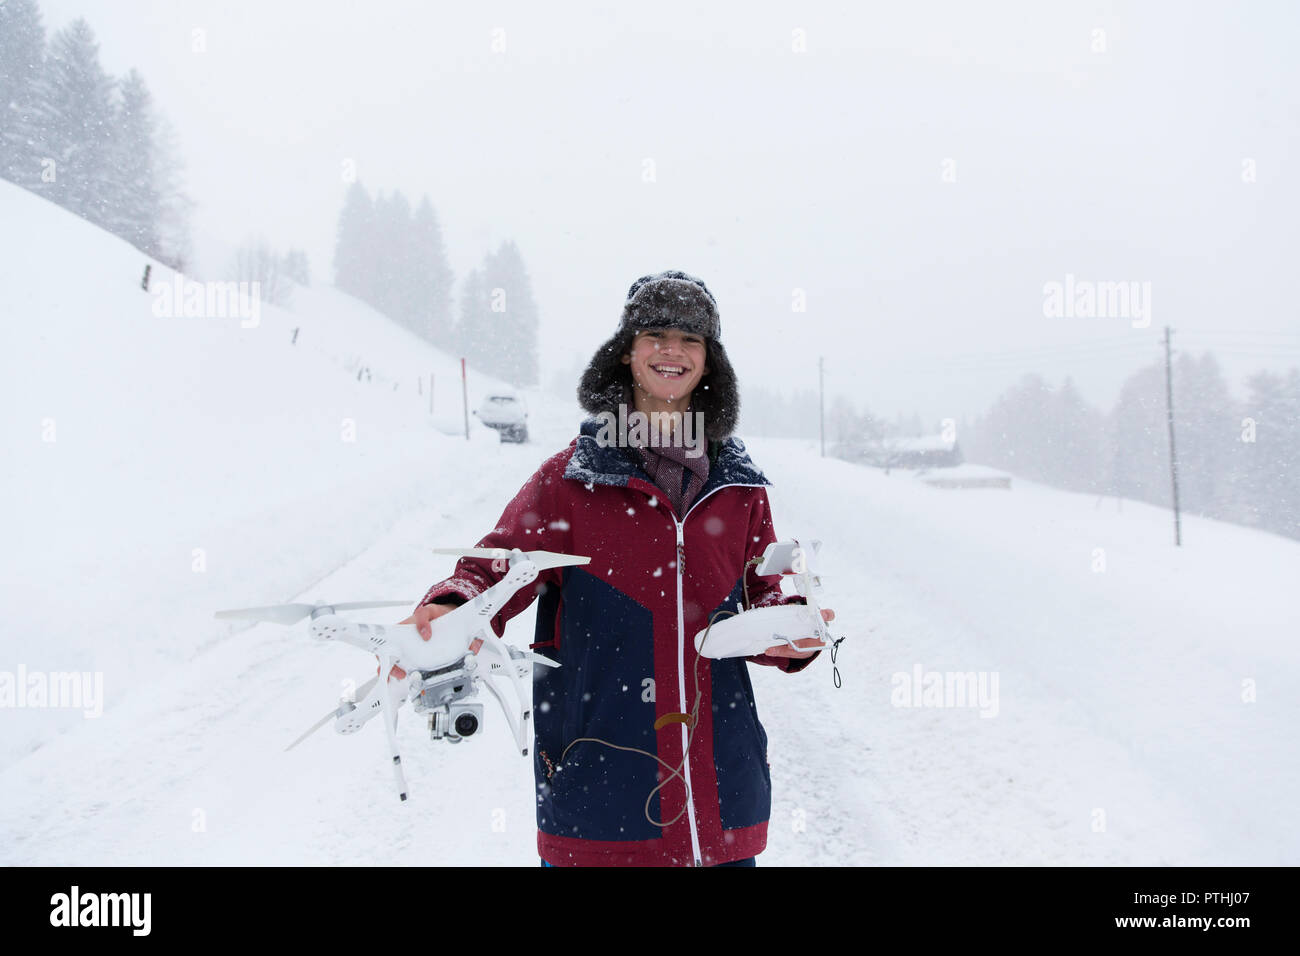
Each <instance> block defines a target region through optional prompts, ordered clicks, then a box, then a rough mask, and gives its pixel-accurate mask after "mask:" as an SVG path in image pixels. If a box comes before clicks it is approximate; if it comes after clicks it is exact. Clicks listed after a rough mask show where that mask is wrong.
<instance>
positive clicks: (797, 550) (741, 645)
mask: <svg viewBox="0 0 1300 956" xmlns="http://www.w3.org/2000/svg"><path fill="white" fill-rule="evenodd" d="M821 547H822V543H821V541H818V540H813V541H811V542H810V543H809V546H808V547H807V548H805V547H804V546H803V545H802V544H801V543H800V542H799V540H798V539H797V538H796V539H791V540H788V541H773V542H772V543H771V544H769V545H768V546H767V549H766V550H765V551H764V552H763V557H762V560H761V561H760V562H759V565H758V567H757V568H755V569H754V573H755V574H757V575H759V576H760V577H775V576H776V575H781V574H792V575H794V587H795V591H797V592H798V593H799V594H801V595H803V598H804V600H805V601H806V602H807V603H806V604H778V605H774V606H772V607H760V608H754V609H753V610H749V611H746V610H745V609H744V608H741V607H737V611H738V612H739V613H737V614H734V615H732V616H730V617H723V618H719V619H718V620H717V621H715V622H714V623H713V625H712V626H711V627H709V628H705V629H704V630H702V631H700V632H698V633H697V634H696V635H695V650H696V651H697V652H698V653H699V654H700V655H701V656H703V657H713V658H722V657H750V656H752V655H754V654H762V653H763V652H764V651H766V650H767V649H768V648H769V647H774V646H776V645H778V644H786V645H788V646H790V647H792V648H794V649H795V650H798V651H806V650H811V649H812V648H807V647H799V646H798V645H797V644H795V641H797V640H803V639H805V638H816V639H817V640H818V641H820V642H821V643H822V645H823V646H828V645H829V646H834V645H836V644H838V643H839V642H838V641H836V640H835V639H834V638H833V637H832V636H831V630H830V627H829V626H828V625H827V624H826V621H825V620H823V619H822V611H821V604H820V601H819V600H818V599H819V598H820V597H821V596H822V594H823V588H822V576H821V575H820V574H817V573H815V572H814V571H813V570H811V568H810V567H809V563H808V562H809V558H810V557H812V556H816V555H817V553H818V552H819V551H821ZM706 634H707V635H708V641H707V647H706V646H705V644H706V642H705V639H704V638H705V635H706ZM840 640H843V638H841V639H840Z"/></svg>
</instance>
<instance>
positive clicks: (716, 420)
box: [578, 270, 740, 440]
mask: <svg viewBox="0 0 1300 956" xmlns="http://www.w3.org/2000/svg"><path fill="white" fill-rule="evenodd" d="M642 329H680V330H682V331H683V332H694V333H695V334H696V335H699V336H702V337H703V338H704V340H705V355H706V358H705V363H706V364H707V365H708V367H709V371H708V372H707V373H705V375H704V376H703V377H702V378H701V379H700V381H699V384H697V385H696V386H695V391H694V392H692V393H691V404H690V407H691V410H692V411H696V412H703V413H704V433H705V436H706V437H707V438H709V439H710V440H713V439H717V440H721V439H723V438H726V437H727V436H728V435H730V434H731V433H732V432H733V431H735V429H736V421H737V419H738V418H739V415H740V396H739V393H738V391H737V388H736V373H735V372H734V371H733V370H732V368H731V362H730V360H729V359H728V358H727V350H726V349H724V348H723V347H722V341H721V339H720V338H719V336H720V335H721V334H722V320H721V318H720V317H719V316H718V303H717V300H715V299H714V298H713V293H712V292H710V291H709V287H708V286H706V285H705V284H704V282H703V280H701V279H697V278H695V276H692V275H687V274H686V273H685V272H678V271H676V270H673V271H669V272H660V273H659V274H658V275H650V276H642V277H641V278H639V279H637V280H636V281H635V282H633V283H632V287H631V288H630V289H628V291H627V301H626V302H624V303H623V315H622V317H621V319H620V320H619V324H618V331H617V332H615V333H614V335H613V336H612V337H611V338H610V339H609V340H608V341H606V342H605V344H604V345H602V346H601V347H600V348H598V349H597V350H596V354H595V355H594V356H592V359H591V362H589V363H588V365H587V370H586V371H585V372H583V373H582V381H581V382H579V384H578V403H579V404H580V405H581V406H582V407H583V408H584V409H585V410H586V411H588V412H590V413H591V414H593V415H597V414H600V413H601V412H609V413H611V414H613V415H617V414H618V406H619V405H620V404H622V405H625V406H626V407H627V409H628V410H629V411H630V410H631V409H632V408H633V407H634V402H633V399H632V370H631V369H630V368H629V367H628V366H627V365H625V364H623V361H622V359H623V356H624V355H626V354H627V353H628V352H630V351H631V348H632V340H633V339H634V338H635V337H636V333H637V332H639V331H641V330H642Z"/></svg>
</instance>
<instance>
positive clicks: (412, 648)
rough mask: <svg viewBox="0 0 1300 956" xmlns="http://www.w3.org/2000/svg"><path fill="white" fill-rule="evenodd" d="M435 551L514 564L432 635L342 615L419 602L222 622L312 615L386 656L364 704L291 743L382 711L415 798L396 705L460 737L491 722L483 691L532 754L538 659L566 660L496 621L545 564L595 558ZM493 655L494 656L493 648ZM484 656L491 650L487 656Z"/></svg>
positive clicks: (321, 635)
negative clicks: (399, 674) (397, 673)
mask: <svg viewBox="0 0 1300 956" xmlns="http://www.w3.org/2000/svg"><path fill="white" fill-rule="evenodd" d="M435 553H436V554H454V555H459V556H468V557H483V558H492V559H494V560H508V561H509V571H508V572H507V573H506V575H505V577H503V578H502V579H501V580H500V581H498V582H497V583H496V584H494V585H493V586H492V587H490V588H488V589H487V590H486V591H484V592H483V593H481V594H479V595H477V596H476V597H474V598H473V599H471V600H469V601H467V602H466V603H464V604H462V605H461V606H460V607H457V608H455V609H454V610H452V611H450V612H449V613H447V614H444V615H442V616H440V617H438V618H435V619H434V620H433V621H431V622H430V630H431V636H430V639H429V640H427V641H426V640H425V639H424V638H423V637H422V636H421V635H420V632H419V631H418V630H417V629H416V628H415V627H413V626H411V625H409V624H376V623H370V622H361V621H352V620H349V619H347V618H344V617H341V616H340V615H339V612H340V611H346V610H358V609H361V608H374V607H399V606H404V607H410V606H411V605H412V604H413V603H414V602H410V601H384V602H349V603H346V604H333V605H330V604H319V605H310V604H287V605H276V606H273V607H262V608H244V609H240V610H233V611H218V612H217V615H216V616H217V617H219V618H222V619H234V618H241V619H251V620H256V621H269V622H273V623H278V624H294V623H297V622H298V621H300V620H302V619H303V618H304V617H308V616H310V618H311V624H310V625H309V632H310V633H311V636H312V637H313V638H314V639H315V640H316V641H319V642H325V641H340V642H342V643H345V644H351V645H352V646H353V647H356V648H359V649H361V650H363V651H366V652H367V653H370V654H374V655H375V656H376V657H378V658H379V664H380V667H379V674H378V675H377V676H376V677H373V678H371V679H370V680H368V681H367V682H366V683H365V684H363V685H362V686H361V688H360V689H359V691H358V696H359V697H360V699H359V700H357V701H350V700H344V701H341V702H340V704H339V706H338V707H337V708H335V709H333V710H331V711H330V712H329V713H327V714H326V715H325V716H324V717H322V718H321V719H320V720H319V721H317V722H316V723H315V724H313V725H312V726H311V727H310V728H309V729H308V730H307V731H306V732H305V733H304V734H303V735H302V736H300V737H299V738H298V739H297V740H295V741H294V742H293V743H291V744H290V745H289V746H288V747H287V748H286V749H287V750H292V749H293V748H294V747H296V746H297V745H298V744H299V743H301V742H302V741H303V740H305V739H306V738H307V737H308V736H309V735H311V734H312V733H314V732H315V731H316V730H319V729H320V728H321V727H323V726H324V725H325V724H326V723H328V722H329V721H330V720H331V719H333V720H334V729H335V730H336V731H337V732H338V733H341V734H351V733H356V732H357V731H358V730H360V729H361V728H362V727H363V726H365V724H366V723H367V722H368V721H369V720H370V719H371V718H372V717H375V716H376V715H378V714H383V715H384V729H385V731H386V732H387V736H388V744H389V749H390V751H391V756H392V765H393V773H394V777H395V779H396V782H397V788H398V793H399V795H400V796H401V799H402V800H405V799H406V778H405V774H403V772H402V766H401V760H402V758H401V755H400V754H399V753H398V749H397V737H396V730H397V711H398V709H399V708H400V707H401V705H402V703H403V701H404V700H406V699H410V700H411V701H412V704H413V706H414V708H415V710H416V712H417V713H426V712H427V713H428V714H429V729H430V734H431V736H432V737H433V739H435V740H439V739H446V740H449V741H451V742H452V743H459V742H460V741H461V740H462V739H464V738H465V737H469V736H472V735H473V734H474V733H476V732H477V731H478V728H479V726H480V725H481V724H482V720H483V705H482V704H479V703H476V702H473V701H472V700H471V699H470V698H473V697H474V696H475V695H476V694H477V693H478V690H479V688H480V687H482V686H486V687H487V689H488V691H489V692H490V693H491V694H492V696H493V697H495V698H496V700H497V703H499V704H500V705H501V710H502V712H503V713H504V714H505V716H506V720H507V722H508V723H509V724H510V729H511V732H512V733H513V735H514V738H515V743H516V745H517V746H518V747H519V751H520V753H521V754H523V755H524V756H527V755H528V731H529V724H528V721H529V717H530V712H529V709H528V701H529V699H530V698H531V688H530V687H526V682H528V681H530V680H531V677H532V665H533V664H542V665H544V666H547V667H559V666H560V665H559V664H558V663H556V662H555V661H552V660H550V659H548V658H546V657H542V656H541V655H540V654H534V653H532V652H531V651H519V650H517V649H515V648H514V647H511V646H510V645H509V644H506V643H505V642H504V641H503V640H501V638H499V637H497V635H496V632H495V631H494V630H493V629H492V626H491V621H492V618H493V617H494V616H495V615H496V614H497V612H498V611H500V609H501V608H502V607H503V606H504V605H505V604H506V602H508V601H509V600H510V598H511V597H513V596H514V594H515V592H516V591H518V590H519V589H520V588H521V587H523V586H524V585H526V584H529V583H531V582H532V581H535V580H537V575H538V573H539V571H540V570H542V569H545V568H554V567H562V566H566V565H579V564H586V563H587V562H589V561H590V560H591V559H590V558H587V557H576V556H573V555H566V554H555V553H553V552H550V551H528V552H524V551H520V550H519V549H518V548H516V549H513V550H510V551H507V550H505V549H503V548H468V549H452V548H438V549H435ZM484 652H486V653H484ZM480 655H482V656H480ZM395 668H400V669H401V670H403V671H405V672H406V678H405V679H404V680H397V679H391V680H390V676H391V675H392V673H393V670H394V669H395ZM494 677H505V678H508V679H509V680H510V682H511V685H512V686H513V689H514V697H515V703H514V706H511V705H510V703H508V702H507V700H506V698H505V696H504V695H503V694H502V692H501V689H500V688H499V687H497V685H496V684H495V683H494V682H493V681H492V680H491V678H494Z"/></svg>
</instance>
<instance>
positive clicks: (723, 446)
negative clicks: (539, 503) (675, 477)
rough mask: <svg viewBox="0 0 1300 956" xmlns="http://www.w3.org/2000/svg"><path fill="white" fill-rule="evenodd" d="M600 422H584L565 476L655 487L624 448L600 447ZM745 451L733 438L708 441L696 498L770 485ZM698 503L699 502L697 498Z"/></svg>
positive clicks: (593, 419) (594, 420) (582, 479)
mask: <svg viewBox="0 0 1300 956" xmlns="http://www.w3.org/2000/svg"><path fill="white" fill-rule="evenodd" d="M602 424H603V423H602V422H601V420H600V419H598V418H595V417H594V416H593V417H591V418H588V419H586V420H585V421H583V423H582V425H581V427H580V429H579V434H578V437H577V438H576V439H574V442H575V446H574V449H573V454H572V455H571V456H570V457H569V463H568V464H567V465H566V466H565V468H564V477H565V478H569V479H572V480H573V481H581V482H583V483H584V484H597V485H618V486H620V487H626V486H627V483H628V481H629V479H632V478H637V479H640V480H641V481H644V482H646V483H647V484H649V485H651V486H652V487H653V486H654V480H653V479H652V478H651V477H650V475H649V474H647V473H646V470H645V469H644V468H642V467H641V465H640V464H639V463H638V462H637V461H635V460H634V459H633V456H632V455H631V454H629V453H628V451H629V450H628V449H627V448H623V447H619V446H618V445H602V444H601V443H600V442H598V441H597V440H596V436H597V434H598V433H599V432H600V429H601V426H602ZM715 455H716V457H715ZM770 484H772V482H770V481H768V480H767V477H766V476H765V475H764V474H763V473H762V472H761V471H759V470H758V466H756V465H755V464H754V462H753V461H752V460H751V459H750V457H749V452H747V451H746V450H745V443H744V442H743V441H741V440H740V439H739V438H736V437H735V436H731V437H728V438H724V439H722V440H721V441H712V442H709V477H708V480H707V481H705V482H704V487H703V488H701V489H700V494H699V498H703V497H704V496H705V495H707V494H708V493H709V492H711V491H713V490H714V489H716V488H720V487H722V486H724V485H770ZM697 500H698V499H697Z"/></svg>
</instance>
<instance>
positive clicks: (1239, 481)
mask: <svg viewBox="0 0 1300 956" xmlns="http://www.w3.org/2000/svg"><path fill="white" fill-rule="evenodd" d="M1172 371H1173V398H1174V436H1175V447H1176V449H1177V453H1178V491H1179V505H1180V507H1181V508H1182V510H1183V511H1184V512H1186V513H1188V514H1195V515H1201V516H1203V517H1207V518H1217V519H1221V520H1224V521H1231V522H1234V523H1236V524H1242V525H1247V526H1249V527H1253V528H1260V529H1263V530H1266V531H1272V532H1275V533H1277V534H1282V535H1286V536H1287V537H1291V538H1298V539H1300V369H1291V370H1290V371H1289V372H1287V373H1286V374H1277V373H1273V372H1264V371H1261V372H1257V373H1255V374H1254V375H1253V376H1251V377H1250V378H1249V379H1248V380H1247V383H1246V386H1247V394H1246V397H1245V399H1244V400H1242V401H1237V400H1234V399H1233V398H1232V396H1231V395H1230V394H1229V392H1228V385H1227V382H1226V381H1225V379H1224V377H1223V373H1222V371H1221V370H1220V367H1219V363H1218V361H1217V360H1216V359H1215V357H1214V355H1213V354H1212V353H1210V352H1205V353H1203V354H1202V355H1201V356H1200V358H1196V357H1194V356H1193V355H1191V354H1190V353H1187V352H1179V354H1178V356H1177V357H1176V358H1175V359H1174V361H1173V366H1172ZM741 414H742V416H743V423H744V425H745V428H746V430H747V432H749V433H753V434H771V435H790V436H798V437H803V438H811V439H816V438H817V432H818V427H817V422H818V409H817V393H816V391H814V390H805V391H802V392H798V393H796V395H795V396H794V400H793V401H791V400H790V399H788V398H784V397H783V396H779V395H774V394H771V393H768V392H766V391H765V390H763V389H756V390H754V391H753V392H750V391H746V392H745V394H744V402H743V403H742V410H741ZM954 429H955V433H956V439H957V442H958V443H959V445H960V446H961V449H962V452H963V455H964V457H965V460H966V461H970V462H975V463H978V464H984V465H991V466H993V467H995V468H1002V469H1005V470H1007V471H1009V472H1012V473H1013V474H1015V475H1017V476H1019V477H1022V478H1026V479H1028V480H1030V481H1038V482H1042V483H1043V484H1047V485H1051V486H1053V487H1056V488H1062V489H1065V490H1068V491H1079V492H1088V493H1092V494H1097V495H1114V496H1117V497H1121V498H1132V499H1136V500H1139V501H1146V502H1150V503H1151V504H1155V505H1160V506H1163V507H1172V504H1173V491H1172V481H1171V476H1170V467H1169V425H1168V421H1167V412H1166V395H1165V368H1164V363H1163V361H1158V362H1155V363H1152V364H1151V365H1149V366H1146V367H1144V368H1141V369H1139V370H1138V371H1136V372H1134V373H1133V374H1132V375H1131V376H1129V378H1128V379H1127V380H1126V381H1125V383H1124V385H1123V387H1122V389H1121V391H1120V396H1119V399H1118V401H1117V402H1116V404H1115V407H1114V408H1113V409H1112V410H1111V411H1110V412H1109V413H1105V412H1103V411H1101V410H1099V409H1096V408H1093V407H1092V406H1090V405H1089V404H1088V403H1087V402H1086V401H1084V399H1083V396H1082V395H1080V394H1079V391H1078V389H1077V388H1076V387H1075V384H1074V381H1073V380H1072V379H1071V378H1068V377H1067V378H1066V379H1065V380H1064V382H1063V383H1062V384H1061V385H1060V387H1059V388H1058V387H1053V386H1052V385H1051V384H1049V383H1048V382H1047V381H1046V380H1045V379H1044V378H1043V377H1042V376H1040V375H1037V374H1027V375H1025V376H1023V377H1022V378H1021V379H1020V381H1019V382H1018V383H1017V384H1016V385H1015V386H1013V387H1012V388H1010V389H1008V390H1007V391H1006V392H1004V393H1003V394H1002V395H1001V396H1000V397H999V398H998V399H997V401H996V402H994V403H993V406H992V407H991V408H990V409H989V410H988V411H987V412H986V413H985V414H983V415H981V416H978V417H977V418H976V419H975V420H974V421H973V422H966V421H963V422H961V423H954ZM941 431H942V426H941V424H940V423H938V422H935V423H932V424H931V425H930V426H929V427H928V428H922V427H921V422H920V420H919V418H917V417H916V416H915V415H914V416H913V417H912V419H911V420H910V421H906V420H904V419H902V418H901V417H900V418H899V419H898V420H896V421H892V422H891V421H888V420H884V419H879V418H876V417H875V416H873V415H871V414H870V412H859V411H857V410H856V409H855V408H854V407H853V406H852V405H851V404H850V403H849V402H848V401H847V400H846V399H844V398H842V397H837V398H836V399H835V401H834V402H833V403H832V404H831V406H830V408H829V409H828V411H827V415H826V442H827V449H828V452H829V451H830V450H831V449H832V447H833V446H835V445H838V444H844V445H846V446H849V447H852V446H854V445H860V444H864V443H866V442H869V441H874V440H878V439H881V438H888V437H893V436H901V435H920V434H923V433H928V434H938V433H940V432H941Z"/></svg>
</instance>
